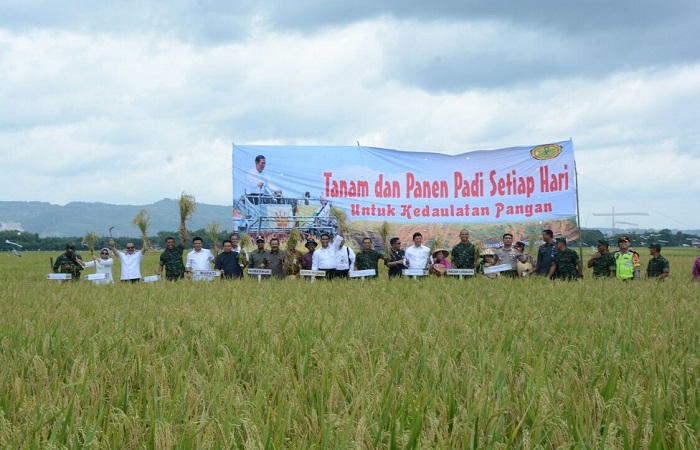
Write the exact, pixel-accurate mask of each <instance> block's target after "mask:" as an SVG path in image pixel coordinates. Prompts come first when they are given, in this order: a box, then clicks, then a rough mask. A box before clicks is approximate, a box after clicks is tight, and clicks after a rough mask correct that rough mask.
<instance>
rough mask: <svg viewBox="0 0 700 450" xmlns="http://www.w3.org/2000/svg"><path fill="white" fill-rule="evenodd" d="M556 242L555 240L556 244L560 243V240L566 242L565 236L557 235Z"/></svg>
mask: <svg viewBox="0 0 700 450" xmlns="http://www.w3.org/2000/svg"><path fill="white" fill-rule="evenodd" d="M556 242H557V244H558V243H560V242H561V243H562V244H566V238H565V237H558V238H557V240H556Z"/></svg>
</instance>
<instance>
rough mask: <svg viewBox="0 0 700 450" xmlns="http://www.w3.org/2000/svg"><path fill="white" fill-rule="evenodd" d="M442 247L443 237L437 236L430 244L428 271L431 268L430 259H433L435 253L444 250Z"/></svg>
mask: <svg viewBox="0 0 700 450" xmlns="http://www.w3.org/2000/svg"><path fill="white" fill-rule="evenodd" d="M442 245H443V240H442V236H436V237H435V239H433V242H432V243H431V244H430V256H429V257H428V262H427V264H426V269H427V268H429V267H430V259H431V258H432V257H433V253H435V252H436V251H437V250H438V249H440V248H442Z"/></svg>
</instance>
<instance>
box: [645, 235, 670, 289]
mask: <svg viewBox="0 0 700 450" xmlns="http://www.w3.org/2000/svg"><path fill="white" fill-rule="evenodd" d="M649 254H650V255H651V261H649V264H648V265H647V278H656V279H657V280H662V281H663V279H664V278H666V277H668V274H669V273H670V271H671V268H670V266H669V264H668V259H666V258H664V257H663V256H661V246H660V245H659V244H651V245H649Z"/></svg>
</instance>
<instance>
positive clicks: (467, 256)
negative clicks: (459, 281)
mask: <svg viewBox="0 0 700 450" xmlns="http://www.w3.org/2000/svg"><path fill="white" fill-rule="evenodd" d="M450 254H451V255H452V268H453V269H473V268H474V267H476V256H475V255H476V247H474V244H472V243H471V242H469V231H468V230H466V229H465V230H462V231H460V232H459V244H457V245H455V246H454V247H452V252H451V253H450Z"/></svg>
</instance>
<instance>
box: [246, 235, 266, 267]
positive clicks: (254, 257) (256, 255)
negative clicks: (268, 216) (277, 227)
mask: <svg viewBox="0 0 700 450" xmlns="http://www.w3.org/2000/svg"><path fill="white" fill-rule="evenodd" d="M255 245H257V247H258V248H257V249H255V250H253V251H252V252H250V254H249V255H248V268H249V269H264V268H265V257H266V256H267V251H265V238H264V237H262V236H258V237H256V238H255ZM251 276H255V277H257V275H251Z"/></svg>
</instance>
